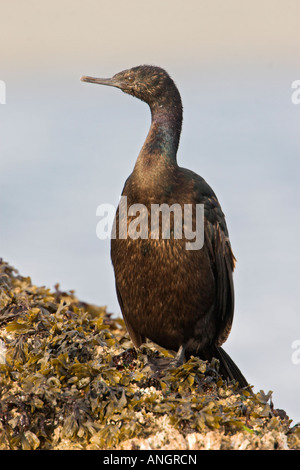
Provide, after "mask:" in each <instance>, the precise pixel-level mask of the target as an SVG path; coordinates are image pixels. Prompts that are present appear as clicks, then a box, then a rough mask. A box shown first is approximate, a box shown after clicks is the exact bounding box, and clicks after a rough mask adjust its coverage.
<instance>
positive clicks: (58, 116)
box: [0, 0, 300, 423]
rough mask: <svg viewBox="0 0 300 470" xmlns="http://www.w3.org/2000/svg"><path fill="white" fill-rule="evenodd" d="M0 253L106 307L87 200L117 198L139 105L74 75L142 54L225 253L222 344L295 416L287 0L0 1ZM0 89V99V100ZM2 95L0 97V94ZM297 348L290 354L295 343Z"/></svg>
mask: <svg viewBox="0 0 300 470" xmlns="http://www.w3.org/2000/svg"><path fill="white" fill-rule="evenodd" d="M0 8H1V17H0V80H2V81H4V83H5V84H6V104H0V116H1V121H0V122H1V132H0V256H1V257H3V259H4V260H5V261H8V262H9V263H10V264H12V265H13V266H14V267H16V268H17V269H18V270H19V271H20V273H21V274H22V275H24V276H27V275H29V276H31V278H32V281H33V282H34V283H35V284H38V285H46V286H49V287H51V288H53V286H54V284H55V283H56V282H59V283H60V287H61V289H66V290H67V289H74V290H75V291H76V294H77V296H78V297H79V298H80V299H81V300H85V301H87V302H90V303H95V304H98V305H107V308H108V311H110V312H113V313H114V314H115V315H120V309H119V305H118V302H117V298H116V295H115V288H114V276H113V270H112V266H111V262H110V253H109V251H110V249H109V240H105V241H101V240H99V239H98V238H97V237H96V225H97V222H98V220H99V218H97V217H96V209H97V207H98V205H100V204H103V203H110V204H114V205H115V206H117V203H118V199H119V196H120V193H121V191H122V188H123V184H124V182H125V179H126V178H127V176H128V175H129V174H130V173H131V171H132V169H133V166H134V163H135V160H136V157H137V155H138V153H139V150H140V148H141V146H142V144H143V141H144V139H145V137H146V134H147V132H148V128H149V125H150V112H149V109H148V107H147V105H145V104H144V103H142V102H140V101H138V100H136V99H133V98H132V97H130V96H128V95H125V94H123V93H121V92H120V91H119V90H116V89H110V88H104V87H100V86H96V85H91V84H87V83H82V82H80V81H79V78H80V76H81V75H94V76H98V77H103V76H104V77H106V76H107V77H109V76H111V75H113V74H115V73H117V72H119V71H121V70H123V69H126V68H129V67H132V66H136V65H140V64H152V65H159V66H161V67H163V68H165V69H166V70H167V71H168V72H169V73H170V75H171V76H172V78H173V79H174V81H175V82H176V84H177V86H178V88H179V90H180V92H181V96H182V100H183V106H184V122H183V132H182V137H181V143H180V147H179V153H178V162H179V164H180V165H181V166H183V167H186V168H190V169H192V170H193V171H195V172H196V173H198V174H200V175H201V176H203V177H204V178H205V179H206V180H207V182H208V183H209V184H210V185H211V186H212V188H213V189H214V191H215V192H216V194H217V196H218V198H219V201H220V203H221V205H222V208H223V211H224V212H225V214H226V218H227V224H228V228H229V232H230V239H231V243H232V247H233V250H234V253H235V256H236V258H237V261H238V262H237V267H236V271H235V275H234V280H235V291H236V310H235V320H234V324H233V329H232V333H231V335H230V337H229V339H228V341H227V343H226V345H225V346H226V347H225V349H226V351H227V352H228V353H229V354H230V355H232V357H233V358H234V360H235V361H236V362H237V364H238V365H239V367H240V368H241V369H242V371H243V373H244V374H245V375H246V377H247V378H248V380H249V381H250V382H251V383H252V384H253V385H254V390H255V391H259V390H260V389H263V390H264V391H265V392H267V391H269V390H273V391H274V393H273V401H274V406H275V407H277V408H283V409H285V410H286V412H287V413H288V415H289V416H290V418H291V419H293V421H294V423H296V422H297V421H299V420H300V405H299V396H300V364H296V363H295V361H293V360H292V354H293V352H295V350H293V349H292V343H293V342H294V341H296V340H300V320H299V301H300V295H299V277H300V276H299V266H300V263H299V261H300V256H299V253H300V249H299V235H300V224H299V202H300V197H299V147H300V138H299V123H300V120H299V117H300V105H296V104H293V102H292V100H291V96H292V93H293V89H292V88H291V85H292V82H293V81H295V80H299V79H300V59H299V58H300V40H299V39H300V29H299V17H300V2H299V1H298V0H289V1H288V2H286V1H283V0H244V1H243V2H241V1H239V0H226V1H224V0H211V1H209V2H208V1H204V0H188V1H187V2H183V1H179V0H164V1H161V0H159V1H158V0H152V1H151V2H146V1H143V0H127V1H126V2H124V1H122V0H114V2H104V1H102V0H87V1H84V2H83V1H80V0H59V1H58V0H51V2H50V1H48V2H40V1H38V0H27V1H26V2H19V1H17V0H10V1H9V2H5V1H4V0H0ZM0 101H1V100H0ZM2 101H3V100H2ZM298 357H299V355H298Z"/></svg>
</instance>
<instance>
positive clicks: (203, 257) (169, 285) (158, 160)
mask: <svg viewBox="0 0 300 470" xmlns="http://www.w3.org/2000/svg"><path fill="white" fill-rule="evenodd" d="M81 80H82V81H87V82H93V83H99V84H103V85H110V86H115V87H118V88H120V89H121V90H122V91H124V92H125V93H128V94H130V95H133V96H135V97H137V98H139V99H141V100H142V101H145V102H146V103H148V105H149V106H150V109H151V115H152V122H151V127H150V130H149V133H148V136H147V139H146V141H145V143H144V145H143V147H142V149H141V152H140V154H139V156H138V158H137V161H136V164H135V167H134V169H133V172H132V173H131V175H130V176H129V177H128V179H127V181H126V182H125V186H124V189H123V192H122V195H123V196H127V205H128V207H129V206H131V205H133V204H136V203H138V204H143V205H144V206H146V207H147V209H148V211H149V213H150V210H151V205H152V204H163V203H166V204H168V205H169V206H171V205H172V204H179V205H180V207H181V208H182V209H183V207H184V204H192V205H193V208H195V206H196V204H204V214H205V225H204V246H203V247H202V248H201V249H198V250H187V249H186V241H187V239H186V238H185V237H184V236H183V238H182V239H178V238H177V239H176V238H174V232H173V231H172V229H173V230H174V218H173V219H171V222H172V224H171V238H170V239H162V237H161V234H160V237H159V239H152V238H151V227H149V232H148V237H147V238H138V239H131V238H130V237H127V238H126V239H120V238H118V237H117V238H116V239H112V240H111V258H112V263H113V266H114V271H115V279H116V290H117V295H118V300H119V303H120V307H121V310H122V313H123V316H124V319H125V323H126V326H127V329H128V332H129V334H130V336H131V339H132V341H133V343H134V345H135V346H136V347H139V346H140V345H141V344H142V343H143V342H144V341H145V340H146V338H148V339H150V340H151V341H153V342H154V343H157V344H158V345H160V346H163V347H164V348H167V349H170V350H174V351H178V354H177V360H180V359H182V358H183V357H184V355H185V356H187V357H188V356H190V355H192V354H193V355H197V356H199V357H201V358H202V359H207V360H211V359H212V357H216V358H217V359H219V361H220V372H221V373H222V374H223V375H224V376H225V377H226V378H229V379H236V380H238V381H239V384H240V386H242V387H245V386H247V385H248V384H247V381H246V379H245V378H244V377H243V375H242V373H241V372H240V371H239V369H238V367H237V366H236V365H235V364H234V362H233V361H232V359H231V358H230V357H229V356H228V354H226V353H225V351H224V350H223V349H222V348H221V345H222V344H223V343H224V341H226V339H227V337H228V335H229V332H230V329H231V325H232V320H233V312H234V289H233V279H232V272H233V269H234V265H235V258H234V255H233V253H232V250H231V245H230V241H229V238H228V231H227V227H226V222H225V217H224V214H223V212H222V210H221V207H220V205H219V202H218V200H217V197H216V195H215V193H214V192H213V190H212V189H211V188H210V186H209V185H208V184H207V183H206V182H205V180H204V179H203V178H202V177H201V176H199V175H197V174H196V173H194V172H192V171H190V170H187V169H184V168H180V167H179V166H178V164H177V161H176V154H177V149H178V145H179V139H180V133H181V125H182V104H181V98H180V94H179V92H178V89H177V87H176V85H175V84H174V82H173V80H172V79H171V78H170V76H169V75H168V74H167V72H165V71H164V70H163V69H161V68H159V67H153V66H148V65H143V66H139V67H134V68H132V69H129V70H125V71H123V72H120V73H118V74H116V75H114V77H112V78H111V79H97V78H92V77H82V78H81ZM132 220H133V217H128V220H127V227H128V225H129V224H130V222H131V221H132ZM195 223H196V220H195V211H193V224H194V227H195ZM118 224H119V208H118V210H117V214H116V225H117V228H118ZM117 234H118V230H117ZM172 235H173V236H172Z"/></svg>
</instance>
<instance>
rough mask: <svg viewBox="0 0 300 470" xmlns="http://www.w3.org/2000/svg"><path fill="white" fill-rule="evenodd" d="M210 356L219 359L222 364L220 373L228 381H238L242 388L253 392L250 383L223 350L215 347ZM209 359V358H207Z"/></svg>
mask: <svg viewBox="0 0 300 470" xmlns="http://www.w3.org/2000/svg"><path fill="white" fill-rule="evenodd" d="M210 355H211V356H212V357H215V358H216V359H218V361H219V362H220V368H219V373H220V374H221V375H222V376H223V377H224V378H225V379H226V380H236V381H237V382H238V383H239V386H240V388H247V390H249V391H251V389H250V386H249V383H248V382H247V380H246V379H245V377H244V376H243V374H242V372H241V371H240V369H239V368H238V366H237V365H236V364H235V362H233V360H232V359H231V357H230V356H229V354H227V352H225V351H224V349H223V348H221V347H220V346H215V347H214V349H213V351H210ZM207 359H209V358H208V357H207Z"/></svg>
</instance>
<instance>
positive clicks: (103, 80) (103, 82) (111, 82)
mask: <svg viewBox="0 0 300 470" xmlns="http://www.w3.org/2000/svg"><path fill="white" fill-rule="evenodd" d="M80 80H81V81H82V82H89V83H97V84H98V85H107V86H115V87H118V82H117V80H115V79H114V78H95V77H89V76H87V75H83V76H82V77H80Z"/></svg>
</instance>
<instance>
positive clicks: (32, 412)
mask: <svg viewBox="0 0 300 470" xmlns="http://www.w3.org/2000/svg"><path fill="white" fill-rule="evenodd" d="M0 349H1V351H0V449H24V450H26V449H33V450H35V449H203V448H218V449H256V448H257V449H274V448H283V449H284V448H286V449H299V448H300V428H299V426H298V425H295V426H291V420H289V418H288V417H287V416H286V415H285V413H284V412H282V411H281V412H279V411H278V410H275V409H274V407H273V404H272V394H271V392H268V393H266V394H265V393H264V392H262V391H261V392H259V393H256V394H253V395H250V394H249V392H246V391H245V392H242V393H241V392H239V391H238V389H237V386H236V384H235V383H229V384H227V383H224V382H223V380H222V378H221V377H220V375H219V374H218V370H217V367H216V364H214V363H212V364H207V363H206V362H203V361H201V360H200V359H199V358H195V357H191V358H190V359H189V360H188V361H187V362H186V363H185V364H183V365H182V366H180V367H177V368H172V369H165V370H162V371H160V372H159V373H153V371H152V370H151V367H149V364H148V359H149V358H151V357H158V356H160V357H162V358H163V357H164V356H168V355H169V353H168V351H165V350H163V349H158V348H156V347H154V346H153V345H151V344H150V343H149V344H148V343H147V344H146V345H143V347H141V348H140V349H139V350H138V351H137V350H135V349H133V348H132V343H131V342H130V340H129V337H128V335H127V333H126V330H125V326H124V322H123V320H121V319H116V318H114V317H113V316H112V315H110V314H108V313H107V311H106V308H105V307H98V306H95V305H89V304H87V303H84V302H80V301H79V300H78V299H77V298H76V296H75V293H74V292H73V291H70V292H62V291H61V290H60V289H59V285H58V284H57V285H56V286H55V288H54V290H53V291H51V290H50V289H48V288H46V287H38V286H35V285H33V284H32V282H31V279H30V278H29V277H23V276H21V275H19V274H18V272H17V271H16V270H15V269H14V268H12V267H11V266H10V265H9V264H8V263H6V262H4V261H3V260H1V261H0Z"/></svg>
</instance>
